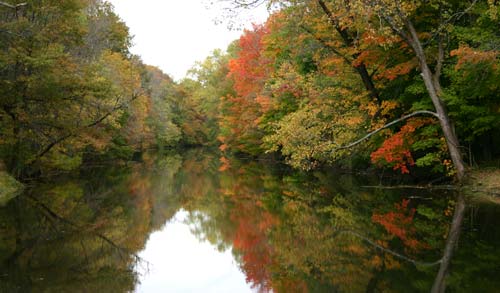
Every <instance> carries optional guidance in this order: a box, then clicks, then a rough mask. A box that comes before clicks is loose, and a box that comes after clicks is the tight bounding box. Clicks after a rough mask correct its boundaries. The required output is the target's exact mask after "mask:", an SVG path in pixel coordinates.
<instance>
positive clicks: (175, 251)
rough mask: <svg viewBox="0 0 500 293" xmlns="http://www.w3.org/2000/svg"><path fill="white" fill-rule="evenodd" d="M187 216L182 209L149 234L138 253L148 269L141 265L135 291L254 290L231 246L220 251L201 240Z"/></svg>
mask: <svg viewBox="0 0 500 293" xmlns="http://www.w3.org/2000/svg"><path fill="white" fill-rule="evenodd" d="M187 216H188V213H187V212H186V211H184V210H180V211H179V212H177V214H176V215H175V217H174V218H173V219H172V220H171V221H170V222H168V223H167V224H166V225H165V227H163V229H162V230H160V231H158V232H155V233H153V234H151V235H150V237H149V240H148V241H147V243H146V246H145V249H144V250H143V251H142V252H140V253H139V256H140V257H141V258H143V259H144V260H145V261H147V262H149V271H148V272H147V271H146V268H139V269H138V270H139V273H140V280H139V282H140V283H138V284H137V286H136V289H135V290H136V292H252V289H251V288H250V285H249V284H247V283H246V281H245V275H244V274H243V273H242V272H241V270H240V269H239V267H238V264H237V263H236V261H235V260H234V258H233V255H232V254H231V250H226V251H225V252H223V253H221V252H219V251H217V249H216V247H214V246H213V245H211V244H210V243H208V242H200V241H199V240H198V239H197V238H196V237H195V236H194V235H193V234H192V233H191V229H192V227H191V225H189V224H188V223H187V221H186V219H187Z"/></svg>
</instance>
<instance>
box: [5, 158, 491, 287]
mask: <svg viewBox="0 0 500 293" xmlns="http://www.w3.org/2000/svg"><path fill="white" fill-rule="evenodd" d="M374 184H378V181H374V182H370V179H369V178H356V177H353V176H349V175H342V174H335V173H328V174H325V173H319V172H318V173H314V174H302V173H297V172H293V171H291V170H289V169H287V168H284V167H280V166H273V165H271V164H269V163H259V162H248V161H239V160H237V159H234V158H223V159H221V158H220V157H219V155H217V154H210V153H208V154H207V153H205V152H203V151H192V152H190V153H187V154H183V155H182V156H181V155H179V154H171V155H148V154H146V155H145V156H144V157H143V161H142V162H141V163H136V164H129V165H128V166H124V167H120V168H100V169H92V170H88V171H87V172H82V174H79V175H78V176H76V175H72V176H70V175H68V176H66V177H59V178H56V179H54V182H51V180H46V182H45V183H41V184H39V185H37V186H34V187H32V188H30V189H28V190H27V191H26V193H25V194H24V195H22V196H20V197H18V198H16V199H14V200H13V201H11V202H10V203H9V204H8V205H7V206H6V207H4V208H0V223H1V224H0V292H30V291H33V292H39V291H43V292H73V291H77V292H78V291H91V292H129V291H133V290H137V291H138V292H155V290H157V291H179V290H180V288H181V287H180V286H181V285H188V286H187V287H184V288H191V289H193V288H194V287H190V286H191V285H195V283H196V281H194V279H195V273H197V274H196V275H200V276H201V277H202V279H199V280H201V281H199V282H198V283H197V284H199V285H200V286H203V287H205V288H203V289H207V288H206V287H208V286H214V287H213V288H214V290H215V289H217V291H219V292H220V291H224V290H225V291H240V289H234V290H233V289H232V288H235V287H233V286H243V287H241V288H246V289H247V290H248V289H249V288H251V289H253V290H255V291H262V292H265V291H271V290H272V291H275V292H345V291H347V292H359V291H367V292H376V291H384V292H385V291H395V292H422V291H423V292H428V291H430V290H431V288H432V286H433V283H434V281H435V279H436V274H437V273H438V271H439V269H440V264H441V263H440V262H439V260H441V258H442V256H443V251H444V252H446V251H447V250H446V249H447V247H451V248H455V250H453V249H452V250H451V251H455V255H454V257H453V259H451V265H450V266H449V267H447V268H446V270H444V272H445V274H443V277H444V278H440V279H441V280H444V281H445V282H444V283H443V284H446V285H447V288H448V289H449V290H450V291H457V292H461V291H474V290H475V289H476V288H482V289H481V291H482V292H495V290H496V289H497V288H500V287H499V286H500V280H498V278H497V276H498V275H499V273H500V268H499V266H498V263H500V253H498V252H497V250H496V247H498V245H499V244H500V229H498V224H499V223H498V222H499V221H500V217H499V216H500V209H499V207H498V206H497V205H492V204H474V205H469V207H468V208H466V209H465V210H464V211H465V213H464V214H463V215H464V224H463V225H462V229H459V230H462V231H463V232H462V235H461V236H460V239H459V241H458V244H457V243H452V244H451V245H450V244H449V243H450V242H448V245H447V241H446V240H447V237H448V235H449V234H450V229H452V228H450V227H451V226H450V223H451V222H452V219H453V214H454V212H455V211H456V210H457V209H456V208H455V207H456V205H457V200H456V196H455V195H453V194H446V193H443V192H442V191H439V192H438V193H429V192H426V191H422V190H394V189H391V190H382V189H367V188H363V187H362V186H366V185H374ZM180 210H182V211H181V212H179V211H180ZM188 230H189V235H188V233H187V232H188ZM452 234H453V233H452ZM190 235H192V236H190ZM192 237H195V238H196V241H194V239H193V238H192ZM455 242H456V241H455ZM182 243H184V244H182ZM189 243H191V244H189ZM195 244H196V246H195ZM195 247H198V248H196V249H199V250H196V249H195ZM457 247H458V249H456V248H457ZM187 248H190V249H195V250H194V251H198V252H191V253H190V254H189V255H188V254H183V253H187V252H188V251H191V250H188V249H187ZM445 248H446V249H445ZM215 250H217V251H215ZM203 251H205V252H207V253H206V254H204V253H202V252H203ZM208 252H210V253H208ZM196 253H199V254H196ZM207 255H210V256H209V257H208V256H207ZM217 257H222V259H218V258H217ZM147 260H150V261H151V263H152V264H153V265H152V266H151V272H150V274H144V270H143V269H140V268H141V265H142V266H144V263H146V264H147ZM160 260H162V261H160ZM176 260H177V261H176ZM188 260H190V261H189V262H188ZM155 261H160V262H158V264H156V269H155V265H154V262H155ZM191 261H192V262H191ZM215 264H219V265H221V266H223V267H222V268H223V270H222V271H223V272H224V273H220V274H219V275H218V276H220V277H221V278H222V277H227V278H226V279H217V277H216V276H215V275H214V274H212V273H215V270H214V271H210V270H209V271H208V272H207V271H203V270H201V268H205V267H207V266H208V267H213V268H215V267H216V266H215ZM182 269H186V270H187V273H186V274H183V275H182V277H181V276H177V275H176V274H177V273H181V272H182V271H183V270H182ZM240 271H241V272H242V273H243V274H239V273H238V272H240ZM446 272H449V275H448V276H447V274H446ZM174 276H175V277H174ZM446 276H447V277H446ZM243 278H244V280H243ZM437 279H439V278H437ZM168 280H179V281H180V282H178V283H165V282H166V281H168ZM208 280H210V281H214V283H210V284H209V283H207V282H208ZM139 281H141V282H139ZM199 288H201V287H199ZM238 288H240V287H238ZM162 289H164V290H162ZM177 289H179V290H177ZM193 290H195V289H193ZM241 290H243V289H241ZM201 291H204V292H206V290H201ZM240 292H241V291H240Z"/></svg>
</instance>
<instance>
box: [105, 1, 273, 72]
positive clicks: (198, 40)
mask: <svg viewBox="0 0 500 293" xmlns="http://www.w3.org/2000/svg"><path fill="white" fill-rule="evenodd" d="M109 2H111V3H112V4H113V5H114V6H115V12H116V13H117V14H118V15H119V16H120V17H121V18H122V19H123V20H124V21H125V23H126V24H127V25H128V27H129V28H130V33H131V34H132V35H133V36H134V40H133V43H134V46H133V48H132V49H131V51H132V53H134V54H137V55H140V56H141V57H142V60H143V61H144V62H145V63H146V64H149V65H154V66H157V67H159V68H160V69H162V70H163V71H164V72H165V73H168V74H169V75H170V76H172V77H173V78H174V79H175V80H180V79H182V78H183V77H184V76H185V74H186V71H187V70H188V69H189V68H191V67H192V66H193V65H194V63H195V61H202V60H204V59H205V58H206V57H207V56H209V55H210V53H211V52H212V51H213V50H214V49H217V48H220V49H223V50H225V49H226V48H227V46H228V45H229V43H230V42H231V41H233V40H235V39H237V38H239V36H240V35H241V31H230V30H229V29H228V28H227V26H226V25H225V24H220V25H216V24H214V19H215V18H217V17H219V18H220V16H221V15H222V13H223V12H222V11H221V10H220V9H216V8H214V7H212V8H210V9H207V8H206V1H203V0H109ZM250 13H251V18H252V19H253V20H252V22H256V23H262V22H263V21H264V20H265V19H266V17H267V12H266V10H265V7H263V6H261V7H259V9H257V10H252V11H251V12H250ZM246 19H248V17H246ZM250 25H251V22H250V21H247V23H246V26H247V27H250Z"/></svg>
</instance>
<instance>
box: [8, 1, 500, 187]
mask: <svg viewBox="0 0 500 293" xmlns="http://www.w3.org/2000/svg"><path fill="white" fill-rule="evenodd" d="M221 2H223V3H225V4H226V5H228V9H230V10H233V12H237V10H238V9H251V8H252V7H254V6H256V5H268V7H269V9H270V11H271V14H270V17H269V18H268V20H267V21H266V22H265V23H262V24H255V25H254V26H253V28H252V29H247V30H245V31H243V32H242V35H241V37H240V39H239V40H235V41H234V42H233V43H232V44H231V45H230V46H229V47H228V48H227V50H215V51H214V52H213V53H212V55H211V56H208V57H207V58H206V59H205V60H203V61H198V62H197V63H196V65H195V66H194V67H193V68H192V69H191V70H190V71H189V74H188V76H187V77H186V78H185V79H183V80H181V81H179V82H174V81H173V80H172V78H171V77H169V76H168V75H167V74H165V73H163V72H162V71H161V70H160V69H158V68H156V67H154V66H150V65H146V64H144V63H143V62H142V61H141V59H140V57H139V56H135V55H133V54H131V53H130V51H129V49H130V47H131V42H132V37H131V35H130V33H129V30H128V28H127V26H126V25H125V23H124V22H123V21H122V20H121V19H120V18H119V16H118V15H117V14H116V13H115V12H114V11H113V7H112V5H111V4H109V3H107V2H105V1H101V0H57V1H55V0H43V1H39V0H30V1H26V2H20V1H13V2H12V3H11V4H9V3H6V2H0V15H1V16H0V17H1V22H0V83H1V86H0V96H1V99H0V170H4V171H2V172H3V174H4V175H3V176H8V177H9V178H10V177H13V178H16V179H17V180H20V181H23V180H26V179H28V178H39V177H41V176H44V175H48V174H55V173H58V172H67V171H71V170H77V169H78V168H80V167H81V166H84V165H86V164H92V163H95V162H117V163H120V162H121V163H123V162H127V161H129V160H133V159H134V157H136V156H137V155H138V154H140V153H142V152H144V151H146V150H150V149H165V148H178V149H185V148H190V147H195V146H205V147H214V148H218V149H219V150H220V152H221V162H222V163H224V160H227V159H225V156H227V155H235V154H236V155H240V156H248V157H251V158H262V157H266V158H272V159H273V160H278V161H284V162H286V163H287V164H289V165H290V166H292V167H293V168H296V169H300V170H305V171H310V170H313V169H321V168H329V167H334V168H340V169H349V170H351V169H355V170H370V171H374V172H379V171H381V170H387V172H388V174H389V173H392V174H394V175H398V176H402V175H404V176H407V177H408V178H411V179H412V180H414V179H416V180H424V181H425V180H427V181H430V180H433V179H435V178H447V180H455V181H456V182H463V181H464V179H466V178H467V174H468V172H469V170H471V169H472V168H475V167H478V166H495V164H496V165H498V158H499V155H500V151H499V148H498V147H497V145H498V144H499V143H500V141H499V140H500V100H499V98H498V97H499V94H500V61H499V60H500V59H499V48H500V38H499V33H500V31H499V29H498V28H499V25H500V21H499V19H498V17H499V9H500V4H498V3H497V1H490V0H483V1H478V0H474V1H453V0H452V1H450V0H433V1H401V2H399V1H398V2H394V1H386V0H376V1H368V0H352V1H336V0H331V1H326V0H317V1H297V0H292V1H274V0H271V1H255V0H254V1H221ZM228 17H229V16H228ZM497 167H498V166H497ZM221 168H224V166H222V167H221ZM6 172H7V173H8V174H10V175H6ZM10 179H11V178H10ZM10 179H2V180H3V181H5V182H7V181H9V180H10ZM441 180H442V179H441ZM445 180H446V179H445ZM6 188H7V187H6Z"/></svg>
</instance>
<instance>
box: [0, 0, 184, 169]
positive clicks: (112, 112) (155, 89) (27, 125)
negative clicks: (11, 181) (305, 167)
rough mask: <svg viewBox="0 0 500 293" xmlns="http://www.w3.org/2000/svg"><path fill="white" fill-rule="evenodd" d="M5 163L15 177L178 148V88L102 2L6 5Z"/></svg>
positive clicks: (2, 38)
mask: <svg viewBox="0 0 500 293" xmlns="http://www.w3.org/2000/svg"><path fill="white" fill-rule="evenodd" d="M0 9H1V10H0V13H1V24H0V46H1V49H0V56H1V57H0V60H1V61H0V63H1V69H0V75H1V78H0V82H1V86H0V91H1V93H0V95H1V100H0V131H1V134H0V137H1V139H0V160H1V161H3V162H4V164H5V167H6V168H7V170H8V171H10V172H11V173H12V174H14V175H15V176H17V177H20V176H26V175H33V174H40V173H42V174H43V173H44V172H47V171H50V170H61V169H62V170H71V169H74V168H77V167H78V166H80V165H81V164H82V163H84V162H85V161H86V160H87V161H88V160H96V159H105V158H118V159H125V160H128V159H131V158H132V155H133V153H134V152H138V151H143V150H145V149H148V148H150V147H153V146H171V145H174V144H176V143H177V142H179V140H180V138H181V130H180V129H179V126H178V125H176V124H175V122H174V119H175V116H174V111H175V108H176V107H178V105H177V101H176V99H175V98H174V97H175V96H176V95H177V92H176V85H175V84H174V82H173V81H172V80H171V79H170V77H168V76H167V75H165V74H163V73H162V72H161V71H160V70H159V69H157V68H154V67H152V66H146V65H144V64H143V63H142V62H141V60H140V59H139V58H138V57H137V56H133V55H132V54H130V53H129V47H130V44H131V37H130V35H129V32H128V28H127V26H126V25H125V24H124V23H123V22H122V21H121V20H120V18H119V17H118V16H117V15H116V14H115V13H114V12H113V8H112V6H111V5H110V4H109V3H107V2H103V1H100V0H95V1H93V0H90V1H87V0H64V1H28V2H26V3H24V4H23V5H18V6H14V7H10V6H9V5H7V4H2V5H0Z"/></svg>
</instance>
